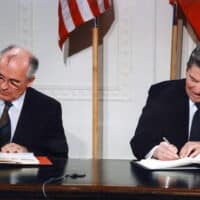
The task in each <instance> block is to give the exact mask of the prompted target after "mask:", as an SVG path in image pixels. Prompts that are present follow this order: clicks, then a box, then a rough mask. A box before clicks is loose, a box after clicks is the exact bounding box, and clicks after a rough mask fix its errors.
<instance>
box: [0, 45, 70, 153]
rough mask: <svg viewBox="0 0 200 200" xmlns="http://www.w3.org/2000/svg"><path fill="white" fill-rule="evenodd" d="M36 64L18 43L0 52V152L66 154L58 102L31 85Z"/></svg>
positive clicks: (66, 149) (66, 148) (31, 56)
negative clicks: (6, 112)
mask: <svg viewBox="0 0 200 200" xmlns="http://www.w3.org/2000/svg"><path fill="white" fill-rule="evenodd" d="M38 64H39V62H38V59H37V58H36V57H35V56H34V55H33V54H32V53H31V52H30V51H28V50H26V49H24V48H21V47H18V46H14V45H12V46H8V47H6V48H5V49H3V50H2V51H1V52H0V114H1V116H2V117H1V119H0V123H1V121H6V122H4V125H2V126H1V125H0V148H1V152H12V153H13V152H16V153H18V152H33V153H35V154H36V155H47V156H59V157H60V156H61V157H67V156H68V145H67V141H66V137H65V134H64V129H63V125H62V111H61V104H60V103H59V102H58V101H57V100H55V99H53V98H51V97H48V96H46V95H44V94H42V93H40V92H38V91H36V90H35V89H33V88H31V85H32V83H33V81H34V80H35V72H36V71H37V69H38ZM6 107H8V109H7V110H8V115H9V117H8V118H9V119H8V120H5V118H6V117H5V116H6V114H5V113H4V112H5V110H6V109H5V108H6ZM3 115H4V116H3ZM2 118H4V119H3V120H2ZM8 124H9V125H8ZM8 127H9V128H8ZM9 129H10V130H9ZM7 132H8V133H7ZM5 133H6V137H5V136H4V134H5ZM5 138H6V139H5Z"/></svg>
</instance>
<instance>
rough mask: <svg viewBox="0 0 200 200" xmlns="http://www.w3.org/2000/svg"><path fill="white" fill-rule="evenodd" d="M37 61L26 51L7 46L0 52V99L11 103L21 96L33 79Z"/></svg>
mask: <svg viewBox="0 0 200 200" xmlns="http://www.w3.org/2000/svg"><path fill="white" fill-rule="evenodd" d="M38 64H39V62H38V59H37V58H36V57H35V56H33V55H32V53H31V52H29V51H28V50H26V49H24V48H21V47H18V46H14V45H12V46H8V47H6V48H5V49H3V50H2V51H1V52H0V99H2V100H5V101H12V100H15V99H17V98H18V97H19V96H21V95H22V94H23V93H24V91H25V90H26V88H27V87H30V86H31V84H32V82H33V81H34V79H35V76H34V74H35V72H36V70H37V68H38Z"/></svg>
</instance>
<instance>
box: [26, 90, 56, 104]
mask: <svg viewBox="0 0 200 200" xmlns="http://www.w3.org/2000/svg"><path fill="white" fill-rule="evenodd" d="M26 93H27V96H28V97H30V98H33V99H34V98H35V99H37V100H40V101H48V102H51V103H59V104H60V102H58V100H56V99H55V98H53V97H50V96H48V95H46V94H44V93H42V92H40V91H38V90H36V89H34V88H31V87H29V88H27V91H26Z"/></svg>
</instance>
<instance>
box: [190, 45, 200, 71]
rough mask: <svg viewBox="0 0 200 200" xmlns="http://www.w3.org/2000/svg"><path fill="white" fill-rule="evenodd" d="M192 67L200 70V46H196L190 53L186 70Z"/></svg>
mask: <svg viewBox="0 0 200 200" xmlns="http://www.w3.org/2000/svg"><path fill="white" fill-rule="evenodd" d="M192 65H196V66H197V67H199V68H200V45H198V46H197V47H196V48H195V49H194V50H193V51H192V53H191V55H190V58H189V60H188V62H187V70H188V69H190V68H191V66H192Z"/></svg>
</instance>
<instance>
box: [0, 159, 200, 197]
mask: <svg viewBox="0 0 200 200" xmlns="http://www.w3.org/2000/svg"><path fill="white" fill-rule="evenodd" d="M51 160H52V161H53V163H54V164H53V166H41V167H22V166H5V165H1V166H0V199H20V200H23V199H26V200H27V199H29V200H31V199H53V200H54V199H121V200H122V199H123V200H126V199H135V200H141V199H148V200H151V199H152V200H155V199H159V200H162V199H163V200H170V199H173V200H176V199H180V200H184V199H188V200H190V199H191V200H194V199H199V198H200V170H190V171H147V170H144V169H141V168H138V167H136V166H134V165H131V164H130V161H129V160H106V159H105V160H92V159H86V160H84V159H68V160H67V159H60V158H57V159H55V158H54V159H51ZM79 175H80V176H81V177H79Z"/></svg>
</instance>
